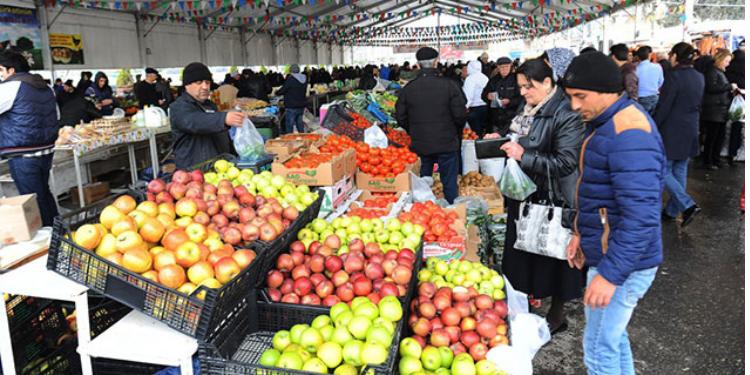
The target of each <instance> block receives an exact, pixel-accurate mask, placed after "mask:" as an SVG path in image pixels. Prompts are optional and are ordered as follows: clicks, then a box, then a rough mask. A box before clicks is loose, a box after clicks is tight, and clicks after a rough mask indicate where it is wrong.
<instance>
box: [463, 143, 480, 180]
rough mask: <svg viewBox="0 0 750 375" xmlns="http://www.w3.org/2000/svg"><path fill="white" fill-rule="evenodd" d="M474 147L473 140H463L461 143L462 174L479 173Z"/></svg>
mask: <svg viewBox="0 0 750 375" xmlns="http://www.w3.org/2000/svg"><path fill="white" fill-rule="evenodd" d="M475 149H476V146H475V144H474V141H473V140H470V139H465V140H463V141H461V164H462V165H463V174H467V173H469V172H478V171H479V162H477V153H476V151H474V150H475Z"/></svg>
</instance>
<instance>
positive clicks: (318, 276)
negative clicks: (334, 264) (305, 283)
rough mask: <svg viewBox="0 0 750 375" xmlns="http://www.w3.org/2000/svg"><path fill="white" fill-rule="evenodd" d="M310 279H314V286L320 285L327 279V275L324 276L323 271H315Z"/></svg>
mask: <svg viewBox="0 0 750 375" xmlns="http://www.w3.org/2000/svg"><path fill="white" fill-rule="evenodd" d="M310 281H312V283H313V286H316V287H317V286H318V284H320V283H322V282H323V281H326V277H325V276H323V274H322V273H314V274H312V276H310Z"/></svg>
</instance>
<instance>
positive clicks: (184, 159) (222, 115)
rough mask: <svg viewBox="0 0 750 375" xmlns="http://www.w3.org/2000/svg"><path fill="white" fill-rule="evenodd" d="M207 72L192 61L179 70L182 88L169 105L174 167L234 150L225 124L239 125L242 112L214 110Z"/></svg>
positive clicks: (182, 166) (241, 121) (181, 166)
mask: <svg viewBox="0 0 750 375" xmlns="http://www.w3.org/2000/svg"><path fill="white" fill-rule="evenodd" d="M212 82H213V79H212V76H211V71H210V70H208V67H207V66H205V65H203V64H201V63H198V62H194V63H191V64H189V65H188V66H186V67H185V69H184V70H183V71H182V85H183V86H184V87H185V91H184V92H183V93H182V95H180V97H179V98H177V100H175V101H174V103H172V104H171V105H170V106H169V120H170V122H171V124H172V139H173V142H174V157H175V163H176V164H177V168H180V169H184V168H188V167H190V166H192V165H195V164H198V163H200V162H202V161H205V160H207V159H210V158H212V157H215V156H217V155H219V154H226V153H234V147H233V146H232V141H231V140H230V139H229V132H228V131H227V130H228V127H230V126H233V127H242V124H243V122H244V120H245V114H244V113H242V112H237V111H230V112H218V111H217V110H216V105H215V104H214V103H213V102H211V101H210V100H209V95H210V94H211V83H212Z"/></svg>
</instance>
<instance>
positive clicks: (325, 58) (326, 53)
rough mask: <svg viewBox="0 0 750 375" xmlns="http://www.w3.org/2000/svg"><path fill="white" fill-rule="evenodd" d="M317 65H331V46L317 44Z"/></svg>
mask: <svg viewBox="0 0 750 375" xmlns="http://www.w3.org/2000/svg"><path fill="white" fill-rule="evenodd" d="M318 65H331V45H330V44H328V43H318Z"/></svg>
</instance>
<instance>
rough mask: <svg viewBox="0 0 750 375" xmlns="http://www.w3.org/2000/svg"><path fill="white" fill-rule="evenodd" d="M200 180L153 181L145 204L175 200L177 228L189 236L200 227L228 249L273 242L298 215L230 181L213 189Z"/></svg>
mask: <svg viewBox="0 0 750 375" xmlns="http://www.w3.org/2000/svg"><path fill="white" fill-rule="evenodd" d="M217 163H218V162H217ZM258 176H259V175H258ZM203 177H204V176H203V175H202V174H201V172H200V171H193V172H190V173H187V172H185V171H176V172H175V173H174V175H173V177H172V182H171V183H169V184H165V183H164V181H161V180H152V181H151V182H149V184H148V193H147V196H148V200H149V201H153V202H156V203H159V204H161V203H167V204H171V203H170V202H171V201H172V200H176V201H177V203H176V204H175V210H176V212H177V216H178V217H179V218H178V219H177V220H176V225H177V226H179V227H183V228H185V229H186V230H187V231H188V232H190V231H192V230H194V229H191V228H192V227H190V226H189V225H190V224H191V223H197V224H200V225H201V226H203V227H205V229H213V230H215V231H217V232H219V234H220V235H221V239H222V240H223V241H224V242H226V243H228V244H230V245H239V244H241V243H243V242H244V243H249V242H252V241H255V240H260V241H264V242H270V241H273V240H275V239H276V238H277V237H278V236H280V235H281V234H282V233H283V232H284V231H285V230H286V229H287V228H289V226H290V225H291V223H292V222H293V221H294V220H296V219H297V217H299V214H300V212H301V211H300V210H299V209H298V208H297V207H298V206H299V204H296V205H295V204H288V203H282V202H280V201H279V200H277V199H276V198H273V197H271V198H267V197H265V196H264V195H261V194H253V193H251V192H250V191H249V190H248V188H247V187H245V185H237V186H235V185H234V184H233V183H232V182H231V181H229V180H221V181H219V182H218V185H217V186H214V185H213V184H211V183H205V182H203ZM254 177H257V176H254ZM275 177H276V176H275ZM275 177H274V178H275ZM185 182H187V183H185ZM291 189H292V190H294V188H291ZM316 198H317V197H316ZM299 207H300V208H303V207H302V206H299Z"/></svg>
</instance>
